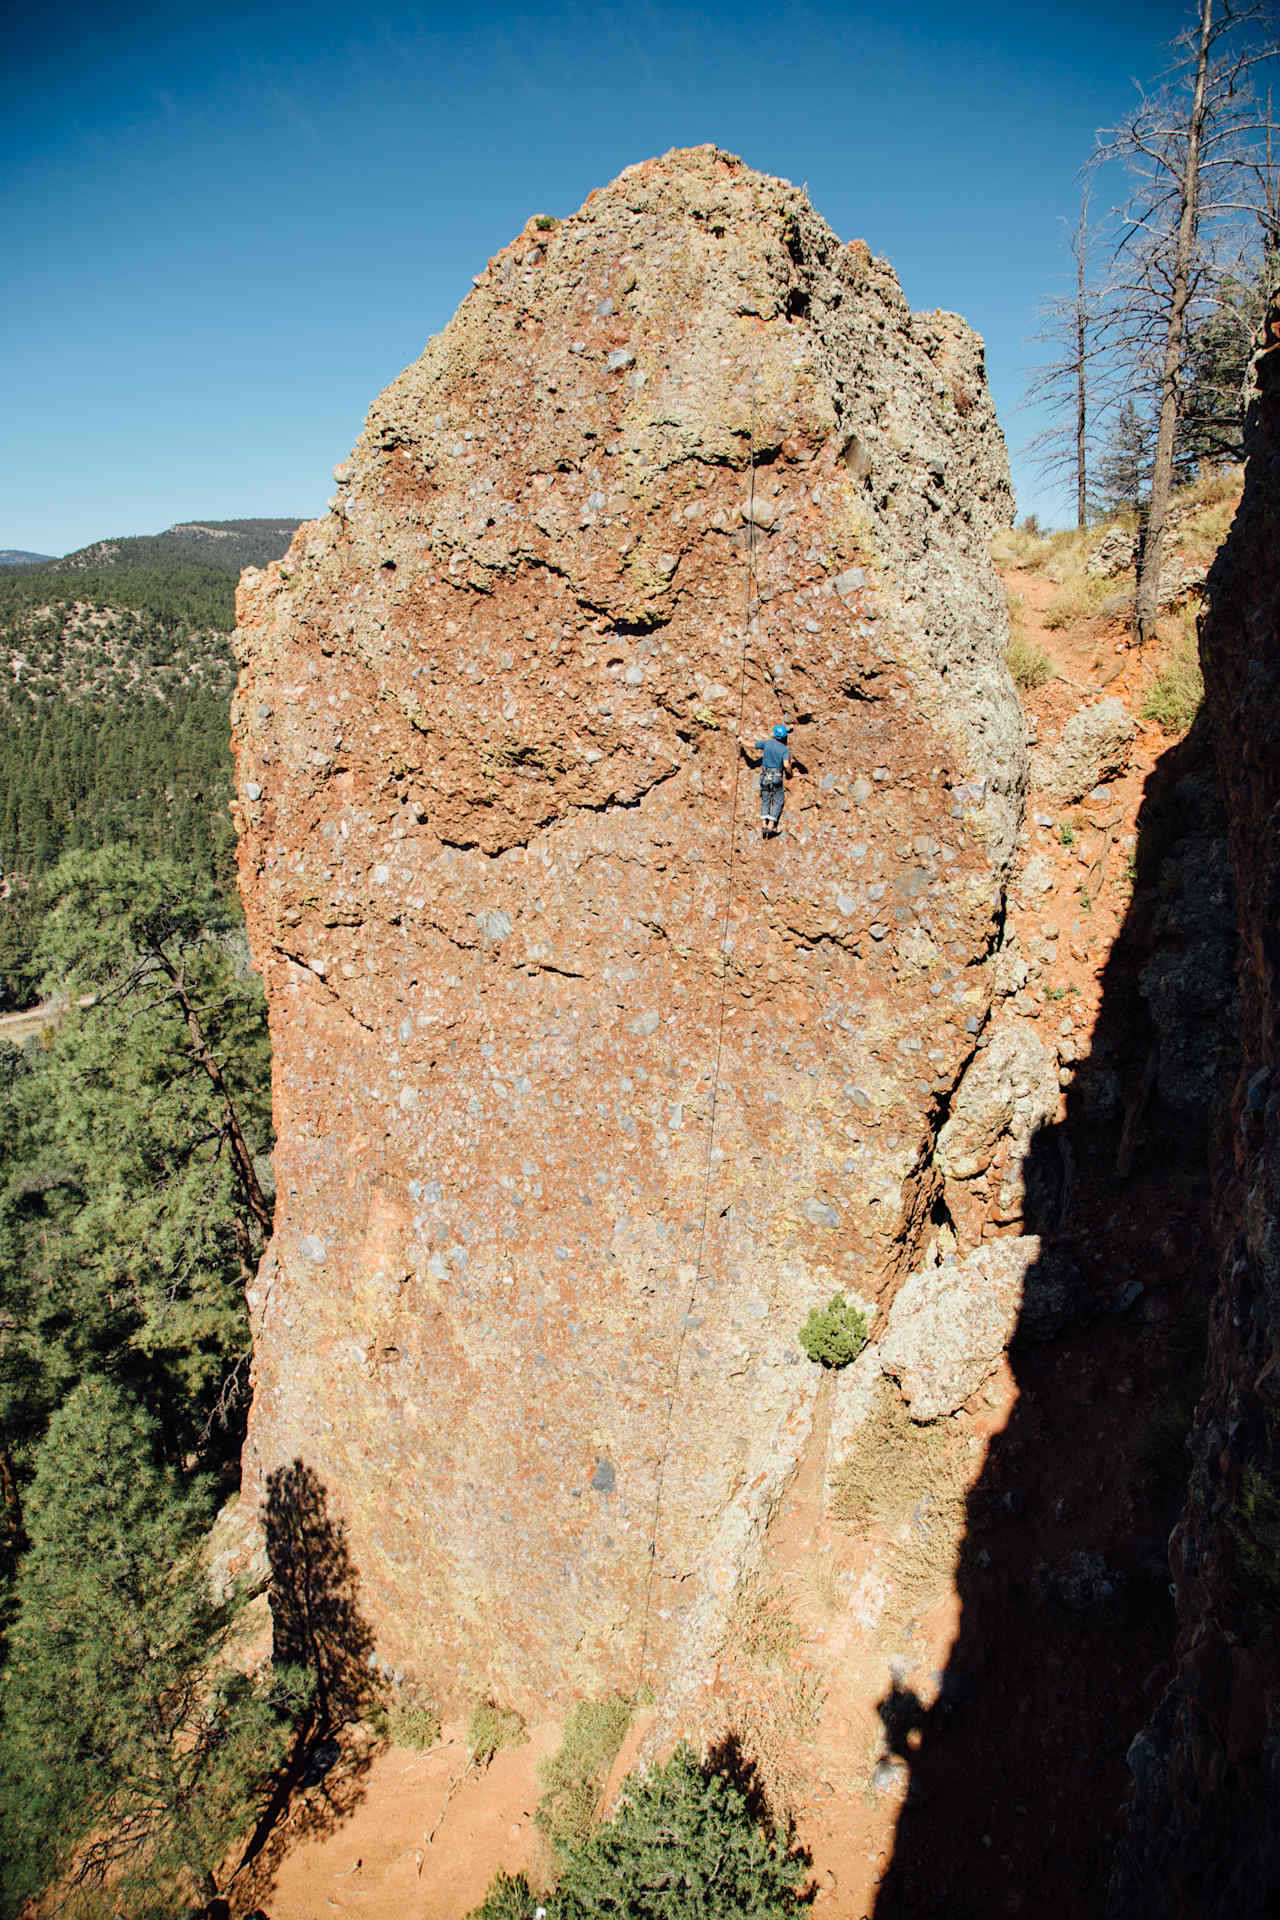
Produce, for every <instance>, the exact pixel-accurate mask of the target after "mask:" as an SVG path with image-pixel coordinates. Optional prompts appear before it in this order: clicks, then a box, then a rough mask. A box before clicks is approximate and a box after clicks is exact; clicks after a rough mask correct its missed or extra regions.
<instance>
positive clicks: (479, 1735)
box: [467, 1700, 529, 1767]
mask: <svg viewBox="0 0 1280 1920" xmlns="http://www.w3.org/2000/svg"><path fill="white" fill-rule="evenodd" d="M528 1738H529V1734H528V1730H527V1729H526V1727H525V1724H524V1721H523V1720H522V1719H521V1717H520V1715H519V1714H518V1713H517V1712H516V1711H515V1709H514V1707H498V1706H495V1705H494V1703H493V1701H492V1700H485V1701H483V1702H482V1703H481V1704H480V1706H478V1707H477V1708H476V1710H475V1712H474V1713H473V1714H472V1716H471V1720H470V1724H469V1725H468V1727H467V1744H468V1746H469V1747H470V1748H471V1758H472V1759H473V1760H474V1761H475V1762H476V1764H477V1766H481V1767H487V1766H488V1764H489V1762H490V1761H491V1760H492V1759H493V1756H494V1754H495V1753H501V1752H502V1749H503V1748H504V1747H522V1746H523V1745H524V1743H525V1741H526V1740H527V1739H528Z"/></svg>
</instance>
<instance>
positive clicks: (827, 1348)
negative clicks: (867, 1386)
mask: <svg viewBox="0 0 1280 1920" xmlns="http://www.w3.org/2000/svg"><path fill="white" fill-rule="evenodd" d="M796 1338H797V1339H798V1340H799V1342H800V1345H801V1346H802V1347H803V1348H804V1350H805V1352H806V1353H807V1354H808V1356H809V1358H810V1359H811V1360H816V1361H817V1362H818V1365H819V1366H821V1367H847V1366H848V1364H849V1362H850V1361H851V1360H856V1359H857V1357H858V1355H859V1354H860V1353H861V1352H862V1349H863V1348H864V1347H865V1346H866V1344H867V1316H866V1314H865V1313H863V1311H862V1309H861V1308H860V1307H856V1306H849V1305H847V1304H846V1302H845V1298H844V1295H843V1294H842V1293H835V1294H833V1295H832V1296H831V1301H830V1304H829V1305H827V1306H825V1307H815V1308H814V1309H813V1312H812V1313H811V1314H810V1315H809V1318H808V1319H807V1320H806V1321H805V1323H804V1325H803V1326H802V1327H801V1328H800V1331H799V1333H798V1334H797V1335H796Z"/></svg>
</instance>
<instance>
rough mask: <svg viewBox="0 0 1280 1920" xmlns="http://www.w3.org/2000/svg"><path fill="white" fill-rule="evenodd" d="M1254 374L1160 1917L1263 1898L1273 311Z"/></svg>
mask: <svg viewBox="0 0 1280 1920" xmlns="http://www.w3.org/2000/svg"><path fill="white" fill-rule="evenodd" d="M1257 376H1258V392H1257V402H1256V407H1255V418H1254V430H1253V436H1252V444H1251V450H1250V455H1249V463H1248V468H1247V473H1246V480H1245V491H1244V497H1243V500H1242V502H1241V505H1240V510H1239V512H1238V514H1237V516H1236V520H1235V522H1234V525H1233V526H1232V529H1231V532H1230V535H1229V537H1228V539H1227V542H1226V545H1225V546H1224V548H1223V549H1222V552H1221V554H1220V555H1219V558H1218V560H1217V562H1216V563H1215V565H1214V568H1213V571H1212V574H1211V576H1210V601H1209V609H1208V612H1207V615H1206V617H1205V620H1204V622H1203V626H1202V634H1201V652H1202V658H1203V663H1204V672H1205V687H1206V696H1207V705H1208V710H1209V715H1210V719H1211V722H1212V727H1213V732H1214V742H1215V749H1216V754H1217V760H1218V767H1219V773H1220V777H1221V781H1222V785H1223V789H1224V792H1225V795H1226V799H1227V820H1228V837H1229V845H1230V854H1231V866H1232V870H1233V877H1234V881H1235V890H1236V901H1237V915H1238V924H1239V932H1240V953H1239V987H1240V1019H1241V1041H1242V1063H1243V1064H1242V1067H1241V1071H1240V1075H1239V1080H1238V1083H1237V1085H1236V1088H1235V1094H1234V1099H1233V1102H1232V1106H1231V1114H1230V1132H1229V1135H1228V1138H1227V1140H1226V1143H1225V1146H1224V1148H1223V1151H1222V1153H1221V1155H1220V1157H1219V1163H1218V1165H1217V1168H1216V1174H1215V1178H1216V1200H1217V1228H1218V1237H1219V1243H1220V1248H1221V1263H1222V1264H1221V1273H1220V1280H1219V1288H1218V1294H1217V1297H1216V1299H1215V1302H1214V1307H1213V1313H1212V1318H1211V1323H1210V1337H1209V1352H1208V1363H1207V1376H1206V1390H1205V1394H1204V1397H1203V1399H1202V1401H1201V1404H1200V1407H1199V1410H1198V1413H1197V1416H1196V1424H1195V1427H1194V1429H1193V1431H1192V1434H1191V1436H1190V1439H1189V1442H1188V1447H1189V1451H1190V1453H1191V1456H1192V1461H1193V1465H1192V1472H1191V1480H1190V1487H1189V1493H1188V1501H1187V1507H1186V1511H1185V1514H1184V1516H1183V1518H1182V1520H1181V1521H1180V1523H1179V1525H1178V1526H1177V1528H1176V1529H1175V1531H1174V1533H1173V1536H1172V1538H1171V1541H1170V1566H1171V1570H1172V1574H1173V1579H1174V1585H1175V1594H1176V1605H1177V1614H1178V1638H1177V1646H1176V1653H1175V1661H1174V1667H1175V1671H1174V1673H1173V1677H1172V1680H1171V1682H1170V1684H1169V1685H1168V1687H1167V1690H1166V1691H1165V1693H1164V1697H1163V1699H1162V1701H1161V1704H1160V1707H1159V1710H1158V1712H1157V1713H1156V1715H1155V1717H1154V1720H1153V1722H1152V1724H1151V1725H1150V1726H1149V1727H1148V1728H1147V1729H1146V1730H1145V1731H1144V1732H1143V1733H1142V1734H1140V1735H1139V1736H1138V1738H1137V1739H1136V1740H1135V1741H1134V1743H1133V1746H1132V1748H1131V1750H1130V1755H1129V1765H1130V1770H1131V1773H1132V1775H1133V1781H1134V1793H1133V1809H1132V1819H1131V1832H1130V1841H1129V1845H1128V1846H1127V1848H1126V1849H1125V1851H1124V1854H1123V1856H1122V1858H1121V1859H1120V1861H1119V1863H1118V1865H1117V1870H1116V1874H1115V1878H1114V1882H1113V1887H1112V1911H1113V1912H1114V1913H1115V1914H1116V1915H1117V1916H1129V1915H1152V1916H1155V1915H1159V1916H1162V1920H1163V1917H1166V1916H1167V1917H1168V1920H1184V1917H1185V1920H1191V1917H1192V1916H1193V1915H1194V1916H1196V1920H1207V1917H1209V1916H1222V1917H1223V1920H1225V1916H1227V1915H1231V1916H1233V1920H1251V1917H1252V1916H1259V1917H1260V1916H1262V1915H1264V1914H1274V1913H1275V1912H1276V1911H1277V1910H1278V1909H1280V1829H1278V1828H1277V1824H1276V1809H1277V1806H1278V1805H1280V1046H1278V1043H1280V1030H1278V1025H1277V1012H1278V1001H1277V989H1278V986H1280V312H1275V311H1273V313H1272V316H1271V320H1270V324H1269V329H1268V333H1267V337H1266V342H1265V345H1264V349H1263V351H1262V353H1261V355H1260V358H1259V360H1258V363H1257ZM1163 985H1164V982H1163V979H1161V980H1158V981H1156V982H1155V986H1154V988H1153V991H1160V990H1162V989H1163ZM1175 1080H1177V1081H1178V1084H1179V1085H1180V1084H1181V1079H1180V1078H1179V1076H1177V1075H1176V1074H1175Z"/></svg>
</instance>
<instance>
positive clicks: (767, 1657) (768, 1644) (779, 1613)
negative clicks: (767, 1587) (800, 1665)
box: [731, 1593, 801, 1667]
mask: <svg viewBox="0 0 1280 1920" xmlns="http://www.w3.org/2000/svg"><path fill="white" fill-rule="evenodd" d="M731 1637H732V1639H733V1640H734V1641H735V1642H736V1644H737V1645H738V1647H739V1648H740V1649H741V1650H742V1652H743V1653H744V1654H745V1655H746V1657H747V1659H748V1660H754V1661H755V1662H756V1663H757V1664H758V1665H759V1666H762V1667H781V1666H785V1665H786V1663H787V1661H788V1660H789V1659H790V1658H791V1656H792V1654H793V1653H794V1652H795V1650H796V1648H797V1647H798V1646H799V1645H800V1638H801V1635H800V1629H799V1627H798V1626H797V1625H796V1623H795V1621H794V1620H793V1619H792V1618H791V1617H790V1615H789V1614H788V1612H787V1610H786V1603H785V1601H784V1600H783V1599H782V1596H781V1595H780V1594H776V1593H774V1594H767V1593H754V1594H750V1595H748V1596H745V1597H744V1598H743V1599H742V1600H741V1601H740V1602H739V1604H738V1609H737V1616H736V1620H735V1624H734V1629H733V1632H732V1635H731Z"/></svg>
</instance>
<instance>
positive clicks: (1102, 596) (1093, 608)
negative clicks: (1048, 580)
mask: <svg viewBox="0 0 1280 1920" xmlns="http://www.w3.org/2000/svg"><path fill="white" fill-rule="evenodd" d="M1115 591H1116V586H1115V582H1114V580H1104V579H1100V578H1099V577H1098V576H1096V575H1095V574H1091V573H1085V572H1084V571H1083V570H1081V571H1080V572H1075V573H1069V574H1067V576H1066V577H1065V578H1064V580H1063V582H1062V584H1061V586H1060V587H1059V588H1058V591H1057V592H1056V593H1055V594H1054V596H1053V598H1052V600H1050V601H1049V603H1048V605H1047V606H1046V607H1045V610H1044V614H1043V616H1042V617H1043V619H1044V623H1045V625H1046V627H1048V628H1049V629H1050V630H1051V631H1052V632H1055V633H1056V632H1057V631H1058V630H1059V628H1061V627H1073V626H1075V625H1077V624H1078V622H1080V621H1081V620H1091V619H1092V618H1093V617H1094V615H1095V614H1096V613H1097V612H1098V609H1099V608H1100V607H1101V605H1102V603H1103V601H1104V600H1109V599H1110V598H1111V596H1112V595H1113V594H1114V593H1115Z"/></svg>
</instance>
